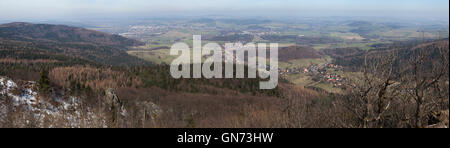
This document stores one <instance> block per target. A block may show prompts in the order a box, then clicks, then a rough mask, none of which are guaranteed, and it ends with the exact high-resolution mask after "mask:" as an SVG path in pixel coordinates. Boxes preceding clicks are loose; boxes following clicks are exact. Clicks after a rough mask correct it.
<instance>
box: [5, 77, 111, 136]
mask: <svg viewBox="0 0 450 148" xmlns="http://www.w3.org/2000/svg"><path fill="white" fill-rule="evenodd" d="M35 84H36V83H35V82H32V81H30V82H20V83H15V82H14V81H13V80H12V79H10V78H7V77H1V76H0V127H19V128H20V127H39V128H47V127H71V128H79V127H107V125H106V121H105V119H104V118H103V117H101V115H100V114H98V113H94V112H93V109H92V108H90V107H86V106H85V105H84V104H83V103H82V101H81V99H80V98H78V97H75V96H69V95H65V94H64V93H56V92H58V91H56V90H55V91H52V92H53V93H52V94H51V95H49V96H47V97H45V99H42V98H43V97H42V96H39V94H38V92H36V91H34V90H36V86H35Z"/></svg>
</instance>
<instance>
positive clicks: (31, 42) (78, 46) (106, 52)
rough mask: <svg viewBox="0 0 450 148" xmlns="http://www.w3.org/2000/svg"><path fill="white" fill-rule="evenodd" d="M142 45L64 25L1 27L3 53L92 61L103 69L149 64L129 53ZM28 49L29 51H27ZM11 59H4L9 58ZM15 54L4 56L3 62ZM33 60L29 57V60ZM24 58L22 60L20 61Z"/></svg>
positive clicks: (0, 48) (14, 25)
mask: <svg viewBox="0 0 450 148" xmlns="http://www.w3.org/2000/svg"><path fill="white" fill-rule="evenodd" d="M135 45H143V43H141V42H139V41H136V40H132V39H127V38H124V37H121V36H118V35H111V34H107V33H102V32H98V31H92V30H87V29H83V28H76V27H69V26H63V25H47V24H30V23H10V24H3V25H0V50H1V51H2V52H18V50H26V51H24V52H28V51H39V52H37V53H40V52H41V51H45V52H48V53H46V54H59V55H65V56H70V57H73V58H80V59H83V60H89V61H91V62H95V63H99V64H103V65H140V64H144V63H146V62H145V61H142V60H139V59H137V58H135V57H132V56H129V55H128V54H127V53H126V50H127V47H129V46H135ZM27 49H28V50H27ZM8 55H9V57H5V56H8ZM11 55H14V56H16V55H18V54H17V53H16V54H4V55H1V56H0V58H16V59H17V57H10V56H11ZM30 57H32V56H28V58H30ZM21 58H23V57H21Z"/></svg>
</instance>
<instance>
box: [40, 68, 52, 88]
mask: <svg viewBox="0 0 450 148" xmlns="http://www.w3.org/2000/svg"><path fill="white" fill-rule="evenodd" d="M38 84H39V91H41V92H44V93H48V92H50V79H49V78H48V70H47V69H46V68H44V69H43V70H42V71H41V77H40V78H39V81H38Z"/></svg>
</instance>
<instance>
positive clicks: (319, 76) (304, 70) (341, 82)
mask: <svg viewBox="0 0 450 148" xmlns="http://www.w3.org/2000/svg"><path fill="white" fill-rule="evenodd" d="M278 72H279V74H280V76H281V77H284V78H286V77H287V76H288V75H296V74H306V75H308V76H311V77H312V80H313V81H315V82H321V83H329V84H332V85H333V87H336V88H342V89H345V86H346V82H347V81H346V80H347V79H346V78H345V77H344V76H342V72H343V67H342V66H340V65H336V64H331V63H325V64H320V65H319V64H311V65H309V66H308V67H295V66H294V67H290V68H284V69H278Z"/></svg>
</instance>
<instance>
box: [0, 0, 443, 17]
mask: <svg viewBox="0 0 450 148" xmlns="http://www.w3.org/2000/svg"><path fill="white" fill-rule="evenodd" d="M448 12H449V0H0V20H1V19H22V18H24V19H25V18H27V19H32V18H39V19H50V18H61V17H88V16H117V15H119V14H121V15H123V16H127V15H130V16H131V15H133V16H147V15H148V16H152V15H160V14H173V15H183V14H205V15H207V14H221V15H226V14H242V15H258V14H280V15H283V14H284V15H303V14H304V15H330V16H331V15H356V16H358V15H359V16H364V15H368V16H410V17H414V16H420V17H431V16H432V17H438V18H447V19H448Z"/></svg>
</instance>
